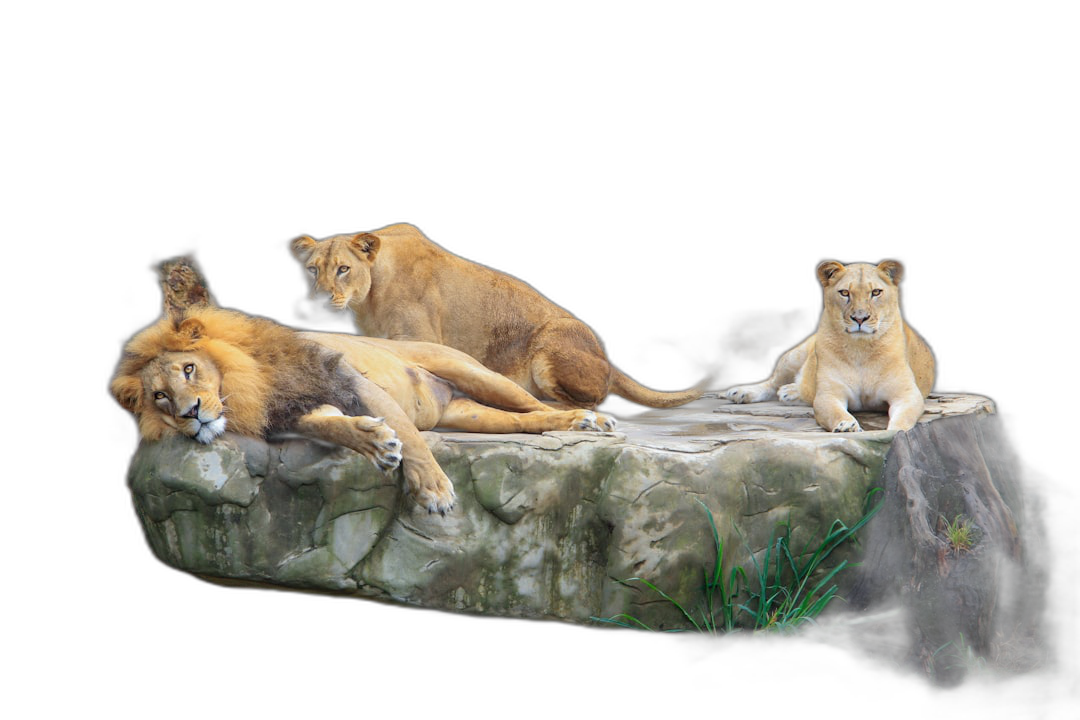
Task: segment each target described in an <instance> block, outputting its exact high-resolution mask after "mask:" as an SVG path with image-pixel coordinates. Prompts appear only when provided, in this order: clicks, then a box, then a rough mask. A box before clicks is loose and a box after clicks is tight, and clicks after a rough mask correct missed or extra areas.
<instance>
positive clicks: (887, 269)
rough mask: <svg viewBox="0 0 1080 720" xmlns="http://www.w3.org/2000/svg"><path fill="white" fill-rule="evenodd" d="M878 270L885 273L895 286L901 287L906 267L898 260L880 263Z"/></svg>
mask: <svg viewBox="0 0 1080 720" xmlns="http://www.w3.org/2000/svg"><path fill="white" fill-rule="evenodd" d="M877 269H878V270H879V271H881V272H882V273H884V274H885V275H886V276H887V277H888V278H889V280H891V281H892V284H893V285H899V284H900V280H901V278H903V277H904V266H903V265H901V264H900V263H899V262H897V261H896V260H882V261H881V262H879V263H878V266H877Z"/></svg>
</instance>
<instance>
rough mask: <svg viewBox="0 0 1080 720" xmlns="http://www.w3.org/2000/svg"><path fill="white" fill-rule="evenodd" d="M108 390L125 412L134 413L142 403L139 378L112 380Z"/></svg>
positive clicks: (125, 377) (130, 377) (123, 377)
mask: <svg viewBox="0 0 1080 720" xmlns="http://www.w3.org/2000/svg"><path fill="white" fill-rule="evenodd" d="M109 390H111V391H112V394H113V397H114V398H116V402H118V403H120V405H121V406H122V407H123V408H124V409H125V410H127V411H129V412H135V411H137V410H138V409H139V403H140V402H142V382H141V381H140V380H139V378H137V377H134V376H132V375H124V376H122V377H118V378H114V379H113V381H112V384H111V385H110V386H109Z"/></svg>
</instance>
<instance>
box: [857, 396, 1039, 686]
mask: <svg viewBox="0 0 1080 720" xmlns="http://www.w3.org/2000/svg"><path fill="white" fill-rule="evenodd" d="M882 481H883V487H885V492H886V504H885V507H883V508H882V511H881V513H880V514H879V515H878V517H877V518H875V520H874V526H873V528H872V531H870V538H869V539H868V541H867V543H866V555H865V556H864V558H863V568H862V571H861V573H860V575H859V578H858V579H856V580H855V584H854V585H853V587H852V588H851V590H850V592H849V594H848V603H847V607H846V611H845V612H846V614H848V615H849V616H852V617H859V616H869V615H876V614H878V613H887V612H890V611H896V610H899V613H897V614H895V615H894V616H892V617H891V619H890V620H888V621H885V622H881V623H877V624H875V625H872V626H868V627H866V628H865V629H864V630H863V631H862V633H861V637H862V641H861V643H860V644H862V646H863V647H862V650H863V651H864V652H866V653H868V654H870V655H872V656H874V657H876V658H878V660H886V661H889V662H894V663H896V664H899V665H900V666H901V668H902V669H904V670H906V671H909V673H913V674H915V675H917V676H920V677H922V678H924V679H927V680H929V681H930V682H932V683H933V684H935V685H937V687H941V688H949V687H955V685H957V684H960V683H961V682H963V680H966V679H967V678H968V677H970V675H971V673H972V670H973V669H974V668H973V667H972V662H973V661H974V660H975V658H978V657H983V656H986V655H988V654H989V648H990V644H991V642H993V640H994V639H995V638H1011V637H1014V636H1016V634H1017V633H1021V631H1024V630H1028V629H1031V628H1032V627H1034V625H1035V622H1036V610H1037V607H1036V604H1037V600H1038V599H1039V597H1040V595H1041V593H1040V590H1041V589H1044V583H1045V581H1044V579H1042V576H1041V574H1040V573H1037V572H1036V571H1035V567H1036V563H1034V562H1032V552H1034V547H1032V546H1034V545H1036V544H1037V543H1031V542H1028V540H1027V539H1026V538H1025V533H1026V532H1028V530H1027V529H1026V528H1028V527H1029V526H1030V524H1028V525H1025V518H1024V515H1025V508H1024V477H1023V468H1022V466H1021V463H1020V460H1018V458H1017V456H1016V453H1015V452H1014V451H1013V450H1012V449H1011V447H1010V444H1009V441H1008V439H1007V437H1005V434H1004V430H1003V424H1002V420H1001V418H1000V416H997V415H989V416H986V417H984V418H982V419H977V418H975V417H974V416H957V417H950V418H942V419H940V420H936V421H934V422H932V423H920V424H918V425H916V426H915V427H914V429H913V430H910V431H909V432H906V433H899V434H897V435H896V436H895V438H894V439H893V441H892V447H891V452H890V453H889V456H888V457H887V459H886V465H885V471H883V476H882ZM963 525H967V529H968V531H969V536H968V538H967V539H963V538H954V539H951V540H950V536H949V534H950V533H949V528H950V526H951V527H953V528H960V527H962V526H963Z"/></svg>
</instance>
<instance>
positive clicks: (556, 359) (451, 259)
mask: <svg viewBox="0 0 1080 720" xmlns="http://www.w3.org/2000/svg"><path fill="white" fill-rule="evenodd" d="M292 249H293V253H294V254H295V255H296V257H297V259H299V260H300V262H301V263H303V264H304V265H305V267H306V268H307V269H308V272H310V273H311V274H312V276H313V281H314V283H315V288H316V290H317V291H319V292H323V293H327V294H329V295H330V302H331V304H332V305H333V306H334V307H336V308H337V309H339V310H344V309H345V308H346V307H348V308H349V309H351V310H352V311H353V314H354V317H355V320H356V324H357V325H358V326H359V328H360V330H361V332H363V333H364V334H366V335H371V336H374V337H385V338H390V339H392V340H423V341H426V342H437V343H441V344H443V345H449V346H450V347H453V348H456V349H458V350H461V351H462V352H465V353H468V354H469V355H472V356H473V357H474V358H476V359H477V360H479V361H480V362H481V363H483V364H484V365H486V366H487V367H488V368H490V369H492V370H494V371H496V372H498V373H501V374H503V375H505V376H507V377H508V378H510V379H511V380H513V381H514V382H515V383H517V384H518V385H520V386H521V387H523V388H525V389H526V390H528V391H529V392H530V393H532V394H533V395H534V396H536V397H537V398H540V399H544V400H554V401H557V402H560V403H564V404H566V405H571V406H574V407H582V408H593V407H595V406H596V405H597V404H599V403H600V402H601V401H603V399H604V398H605V397H606V396H607V395H608V393H609V392H611V393H615V394H616V395H620V396H622V397H624V398H627V399H628V400H632V401H634V402H637V403H640V404H642V405H648V406H651V407H673V406H675V405H682V404H684V403H687V402H690V401H691V400H694V399H696V398H698V397H700V395H701V392H700V391H698V390H687V391H682V392H657V391H655V390H650V389H649V388H646V387H644V386H642V385H640V384H638V383H637V382H635V381H634V380H632V379H630V378H629V377H627V376H626V375H624V374H623V373H622V372H620V371H619V370H618V369H616V368H615V367H613V366H612V365H611V363H610V362H609V361H608V359H607V356H606V354H605V353H604V348H603V346H602V345H601V343H600V340H599V339H598V338H597V337H596V335H595V334H594V333H593V331H592V330H591V329H590V328H589V327H588V326H587V325H585V323H583V322H581V321H580V320H578V319H577V318H576V317H574V316H573V315H572V314H571V313H569V312H567V311H566V310H564V309H563V308H561V307H559V306H558V305H556V304H555V303H553V302H551V301H550V300H548V299H547V298H545V297H544V296H543V295H541V294H540V293H539V292H537V291H536V290H535V289H533V288H532V287H531V286H530V285H528V284H526V283H524V282H522V281H521V280H518V279H517V278H514V277H511V276H510V275H506V274H505V273H501V272H499V271H497V270H493V269H491V268H488V267H485V266H483V265H478V264H476V263H473V262H470V261H468V260H465V259H464V258H460V257H458V256H456V255H454V254H452V253H450V252H447V251H446V250H444V249H443V248H441V247H439V246H438V245H436V244H435V243H433V242H431V241H430V240H428V239H427V237H425V236H424V234H423V233H421V232H420V231H419V230H418V229H417V228H415V227H413V226H412V225H407V224H400V225H390V226H388V227H385V228H382V229H380V230H374V231H372V232H364V233H356V234H347V235H335V236H332V237H329V238H326V239H324V240H315V239H314V238H311V237H309V236H307V235H303V236H301V237H299V238H297V239H295V240H293V242H292Z"/></svg>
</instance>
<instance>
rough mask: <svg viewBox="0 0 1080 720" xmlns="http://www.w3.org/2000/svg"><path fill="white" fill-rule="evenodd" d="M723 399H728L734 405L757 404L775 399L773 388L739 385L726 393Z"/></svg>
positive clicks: (759, 385) (723, 394)
mask: <svg viewBox="0 0 1080 720" xmlns="http://www.w3.org/2000/svg"><path fill="white" fill-rule="evenodd" d="M721 397H724V398H727V399H728V400H730V401H731V402H733V403H738V404H743V403H756V402H765V401H766V400H772V399H773V398H774V397H775V394H774V393H773V390H772V388H770V387H766V386H765V385H761V384H758V385H739V386H738V387H733V388H731V389H730V390H726V391H724V393H722V395H721Z"/></svg>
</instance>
